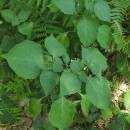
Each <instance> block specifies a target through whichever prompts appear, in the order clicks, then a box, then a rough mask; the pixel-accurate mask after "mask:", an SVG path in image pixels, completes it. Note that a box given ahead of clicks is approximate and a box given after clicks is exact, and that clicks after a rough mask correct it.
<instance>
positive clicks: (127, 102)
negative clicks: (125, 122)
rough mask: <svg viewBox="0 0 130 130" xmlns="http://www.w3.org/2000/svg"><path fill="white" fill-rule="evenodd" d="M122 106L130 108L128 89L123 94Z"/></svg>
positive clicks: (129, 92)
mask: <svg viewBox="0 0 130 130" xmlns="http://www.w3.org/2000/svg"><path fill="white" fill-rule="evenodd" d="M124 106H125V108H126V109H130V91H127V92H126V93H125V94H124Z"/></svg>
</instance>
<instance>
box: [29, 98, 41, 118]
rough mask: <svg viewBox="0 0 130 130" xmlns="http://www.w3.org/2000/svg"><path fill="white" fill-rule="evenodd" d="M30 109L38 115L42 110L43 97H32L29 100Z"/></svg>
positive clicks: (34, 114)
mask: <svg viewBox="0 0 130 130" xmlns="http://www.w3.org/2000/svg"><path fill="white" fill-rule="evenodd" d="M28 110H29V112H30V113H31V114H32V115H33V116H34V117H37V116H38V115H39V114H40V113H41V110H42V104H41V99H37V98H31V99H30V101H29V106H28Z"/></svg>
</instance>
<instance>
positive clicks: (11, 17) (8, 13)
mask: <svg viewBox="0 0 130 130" xmlns="http://www.w3.org/2000/svg"><path fill="white" fill-rule="evenodd" d="M1 14H2V17H3V18H4V19H5V20H6V21H7V22H10V23H12V26H15V25H19V24H20V21H19V19H18V17H17V15H16V14H15V12H14V11H13V10H10V9H5V10H1Z"/></svg>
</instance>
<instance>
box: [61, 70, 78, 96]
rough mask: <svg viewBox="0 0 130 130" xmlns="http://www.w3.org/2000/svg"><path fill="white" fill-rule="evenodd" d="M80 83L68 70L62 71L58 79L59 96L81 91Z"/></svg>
mask: <svg viewBox="0 0 130 130" xmlns="http://www.w3.org/2000/svg"><path fill="white" fill-rule="evenodd" d="M80 89H81V81H80V80H79V79H78V77H77V75H75V74H74V73H72V72H71V70H70V69H67V70H64V72H63V73H62V75H61V77H60V95H70V94H74V93H76V92H80V91H81V90H80Z"/></svg>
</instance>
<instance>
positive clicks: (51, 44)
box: [45, 35, 66, 57]
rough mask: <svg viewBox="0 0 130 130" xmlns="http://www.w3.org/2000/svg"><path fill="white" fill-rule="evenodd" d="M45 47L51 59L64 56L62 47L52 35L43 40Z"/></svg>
mask: <svg viewBox="0 0 130 130" xmlns="http://www.w3.org/2000/svg"><path fill="white" fill-rule="evenodd" d="M45 47H46V49H47V50H48V52H49V53H50V54H51V55H52V56H53V57H60V56H63V55H65V54H66V52H65V48H64V47H63V45H62V44H61V43H59V42H58V41H57V39H56V38H55V37H54V36H53V35H51V36H49V37H47V38H46V39H45Z"/></svg>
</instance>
